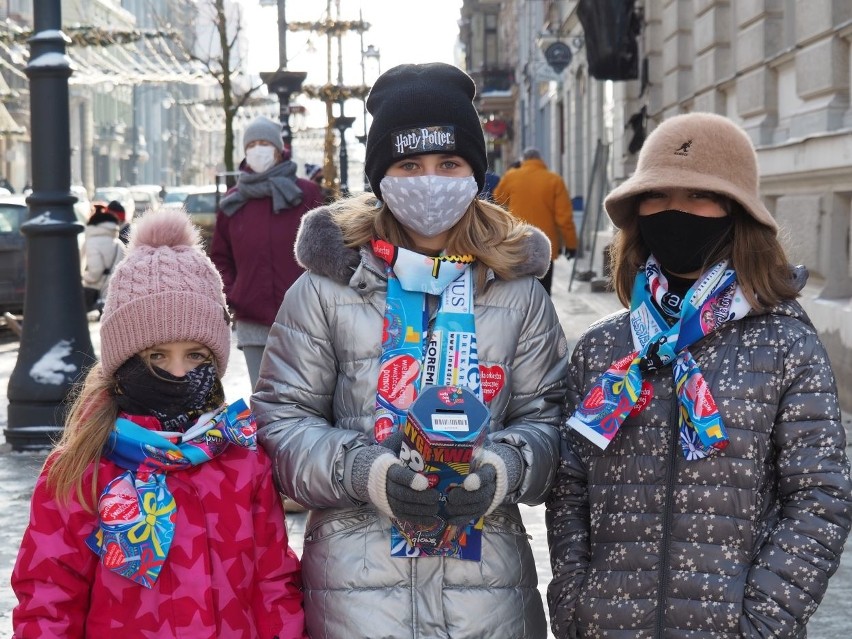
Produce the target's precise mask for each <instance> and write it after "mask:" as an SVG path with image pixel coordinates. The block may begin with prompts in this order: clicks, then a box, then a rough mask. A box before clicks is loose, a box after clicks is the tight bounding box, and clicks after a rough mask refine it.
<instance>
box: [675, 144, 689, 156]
mask: <svg viewBox="0 0 852 639" xmlns="http://www.w3.org/2000/svg"><path fill="white" fill-rule="evenodd" d="M691 146H692V140H687V141H686V142H684V143H683V144H681V145H680V146H679V147H678V149H677V151H675V155H689V147H691Z"/></svg>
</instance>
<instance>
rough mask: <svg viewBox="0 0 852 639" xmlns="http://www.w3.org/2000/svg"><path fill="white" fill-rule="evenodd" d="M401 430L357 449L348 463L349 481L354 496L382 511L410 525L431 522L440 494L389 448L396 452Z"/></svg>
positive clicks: (423, 476) (399, 443)
mask: <svg viewBox="0 0 852 639" xmlns="http://www.w3.org/2000/svg"><path fill="white" fill-rule="evenodd" d="M401 443H402V433H399V437H398V438H395V436H394V435H392V436H391V437H389V438H388V439H387V440H385V442H383V443H382V444H380V445H379V444H375V445H372V446H364V447H363V448H359V449H358V451H357V453H356V455H355V459H354V461H353V462H352V470H351V475H350V477H349V482H348V483H349V484H350V485H351V486H352V491H353V492H354V493H355V495H354V496H355V497H356V498H357V499H360V500H361V501H364V502H368V503H370V504H372V505H373V506H374V507H375V508H376V510H378V511H379V512H381V513H382V514H384V515H386V516H388V517H390V518H392V519H398V520H401V521H406V522H410V523H412V524H422V525H432V524H434V523H435V517H436V516H437V514H438V500H439V498H440V495H439V493H438V491H437V490H435V489H434V488H429V480H428V479H426V476H425V475H421V474H420V473H415V472H414V471H413V470H411V469H410V468H407V467H406V466H405V465H403V463H402V461H400V459H399V458H398V457H397V456H396V455H394V454H393V453H392V452H391V450H393V449H394V448H395V449H396V450H397V451H398V450H399V446H400V445H401Z"/></svg>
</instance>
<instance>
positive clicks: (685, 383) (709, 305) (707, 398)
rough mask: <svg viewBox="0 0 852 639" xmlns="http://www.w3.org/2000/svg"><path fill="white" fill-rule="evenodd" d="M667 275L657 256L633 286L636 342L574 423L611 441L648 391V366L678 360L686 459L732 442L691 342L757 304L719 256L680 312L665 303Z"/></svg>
mask: <svg viewBox="0 0 852 639" xmlns="http://www.w3.org/2000/svg"><path fill="white" fill-rule="evenodd" d="M667 289H668V282H667V281H666V279H665V276H664V275H663V274H662V272H661V271H660V268H659V264H657V262H656V260H655V258H654V257H653V256H651V257H649V258H648V261H647V262H646V264H645V267H644V268H643V269H642V270H641V271H640V272H639V273H638V274H637V276H636V280H635V283H634V286H633V294H632V298H631V310H630V328H631V332H632V335H633V343H634V346H635V347H636V348H637V350H636V351H635V352H633V353H631V354H630V355H628V356H627V357H624V358H622V359H621V360H619V361H618V362H616V363H614V364H613V365H612V366H611V367H610V368H609V369H608V370H607V371H606V372H604V373H603V374H602V375H601V377H600V378H599V379H598V380H597V381H596V382H595V384H594V385H593V386H592V388H591V390H590V391H589V393H588V394H587V395H586V397H585V398H584V399H583V401H582V402H581V403H580V405H579V406H578V407H577V408H576V410H575V412H574V414H573V415H572V416H571V417H570V418H569V419H568V424H569V425H570V426H571V427H572V428H574V429H575V430H577V431H578V432H579V433H580V434H582V435H583V436H584V437H586V438H587V439H589V440H590V441H592V442H593V443H595V444H596V445H597V446H599V447H601V448H606V447H607V445H608V444H609V442H610V441H612V438H613V437H614V436H615V434H616V432H617V431H618V429H619V428H620V426H621V424H622V422H623V421H624V419H625V418H626V417H627V416H628V415H629V414H631V412H632V411H633V409H634V406H635V405H636V403H637V402H638V401H639V398H640V396H641V392H642V375H643V373H644V372H647V371H653V370H658V369H661V368H663V367H666V366H672V375H673V377H674V382H675V393H676V396H677V401H678V403H679V404H680V407H681V408H680V411H679V419H678V426H679V428H680V431H681V447H682V449H683V453H684V456H685V457H686V458H687V459H700V458H702V457H706V456H707V455H709V454H711V453H712V452H713V451H715V450H720V449H723V448H725V447H726V446H727V444H728V436H727V432H726V431H725V427H724V424H723V423H722V418H721V415H720V414H719V410H718V407H717V406H716V402H715V401H714V400H713V397H712V394H711V392H710V388H709V386H708V385H707V382H706V380H705V379H704V376H703V375H702V374H701V370H700V368H699V367H698V364H697V362H696V361H695V359H694V358H693V357H692V353H690V351H689V348H688V347H689V346H690V345H691V344H694V343H695V342H696V341H698V340H699V339H701V338H702V337H704V336H705V335H707V334H708V333H710V332H712V331H714V330H716V329H717V328H718V327H719V326H721V325H722V324H724V323H725V322H729V321H732V320H735V319H740V318H741V317H744V316H745V315H746V314H747V313H748V312H749V310H750V308H751V307H750V305H749V304H748V301H747V300H746V299H745V296H744V295H743V293H742V291H741V290H740V288H739V286H738V285H737V284H736V274H735V273H734V271H733V270H731V269H728V268H727V262H724V261H723V262H720V263H719V264H716V265H715V266H713V267H712V268H711V269H709V270H708V271H707V272H706V273H705V274H704V275H702V277H701V279H700V280H699V281H698V282H696V283H695V285H694V286H693V287H692V288H690V290H689V291H688V292H687V294H686V296H685V299H684V301H683V304H682V307H681V309H680V313H677V309H672V308H671V307H670V305H668V304H666V299H667V296H668V293H667Z"/></svg>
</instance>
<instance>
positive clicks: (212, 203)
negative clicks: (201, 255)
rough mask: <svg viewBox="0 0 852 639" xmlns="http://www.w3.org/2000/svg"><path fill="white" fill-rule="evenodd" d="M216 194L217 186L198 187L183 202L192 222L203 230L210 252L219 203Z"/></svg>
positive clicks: (205, 243) (203, 237)
mask: <svg viewBox="0 0 852 639" xmlns="http://www.w3.org/2000/svg"><path fill="white" fill-rule="evenodd" d="M216 195H217V194H216V187H215V186H209V187H206V186H205V187H198V189H197V190H196V191H195V192H194V193H190V194H189V195H187V196H186V199H185V200H184V202H183V206H184V208H185V209H186V212H187V213H189V216H190V217H191V218H192V222H193V223H194V224H195V225H196V226H197V227H198V230H199V231H201V239H202V241H203V242H204V247H205V248H206V249H207V251H208V252H209V251H210V244H211V242H212V240H213V231H214V230H215V228H216V208H217V206H216V205H217V204H218V198H217V197H216Z"/></svg>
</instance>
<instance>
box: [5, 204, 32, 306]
mask: <svg viewBox="0 0 852 639" xmlns="http://www.w3.org/2000/svg"><path fill="white" fill-rule="evenodd" d="M28 212H29V211H28V209H27V204H26V202H25V201H24V197H23V196H18V197H16V196H14V195H11V196H5V197H0V313H21V312H22V311H23V310H24V289H25V287H26V272H27V259H26V253H25V250H26V238H25V237H24V235H23V234H22V233H21V224H23V223H24V222H26V220H27V214H28Z"/></svg>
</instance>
